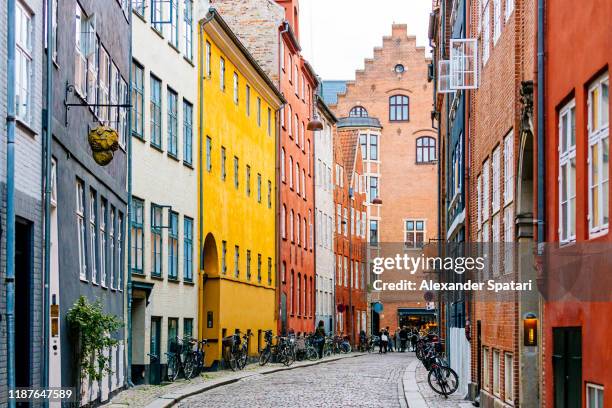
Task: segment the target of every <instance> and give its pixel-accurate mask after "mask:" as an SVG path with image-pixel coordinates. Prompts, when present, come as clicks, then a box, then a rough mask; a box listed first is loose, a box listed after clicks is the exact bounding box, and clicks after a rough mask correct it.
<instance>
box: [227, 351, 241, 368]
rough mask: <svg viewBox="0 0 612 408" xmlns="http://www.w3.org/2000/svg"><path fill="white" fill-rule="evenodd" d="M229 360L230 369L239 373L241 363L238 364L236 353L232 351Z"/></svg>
mask: <svg viewBox="0 0 612 408" xmlns="http://www.w3.org/2000/svg"><path fill="white" fill-rule="evenodd" d="M227 360H228V363H229V366H230V369H231V370H232V371H238V369H239V362H238V358H237V356H236V353H235V352H233V351H230V352H229V354H228V356H227Z"/></svg>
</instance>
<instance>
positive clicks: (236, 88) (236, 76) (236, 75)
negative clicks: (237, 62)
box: [234, 72, 238, 105]
mask: <svg viewBox="0 0 612 408" xmlns="http://www.w3.org/2000/svg"><path fill="white" fill-rule="evenodd" d="M234 103H235V104H236V105H238V74H237V73H236V72H234Z"/></svg>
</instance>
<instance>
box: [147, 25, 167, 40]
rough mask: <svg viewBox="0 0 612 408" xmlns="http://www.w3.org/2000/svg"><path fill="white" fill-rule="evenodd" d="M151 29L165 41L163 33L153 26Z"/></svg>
mask: <svg viewBox="0 0 612 408" xmlns="http://www.w3.org/2000/svg"><path fill="white" fill-rule="evenodd" d="M150 27H151V30H153V32H154V33H155V34H157V35H158V36H159V38H161V39H162V40H163V39H164V34H163V33H162V32H161V31H159V30H158V29H157V28H155V27H153V26H150Z"/></svg>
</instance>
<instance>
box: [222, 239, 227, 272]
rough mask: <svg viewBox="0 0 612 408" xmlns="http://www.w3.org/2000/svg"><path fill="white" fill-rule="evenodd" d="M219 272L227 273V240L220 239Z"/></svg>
mask: <svg viewBox="0 0 612 408" xmlns="http://www.w3.org/2000/svg"><path fill="white" fill-rule="evenodd" d="M221 273H222V274H223V275H226V274H227V241H221Z"/></svg>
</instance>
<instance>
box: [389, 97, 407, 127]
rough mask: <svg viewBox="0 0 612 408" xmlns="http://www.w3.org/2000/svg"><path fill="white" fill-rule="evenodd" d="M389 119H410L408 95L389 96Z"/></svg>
mask: <svg viewBox="0 0 612 408" xmlns="http://www.w3.org/2000/svg"><path fill="white" fill-rule="evenodd" d="M389 120H390V121H392V122H399V121H407V120H408V97H407V96H406V95H393V96H392V97H390V98H389Z"/></svg>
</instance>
